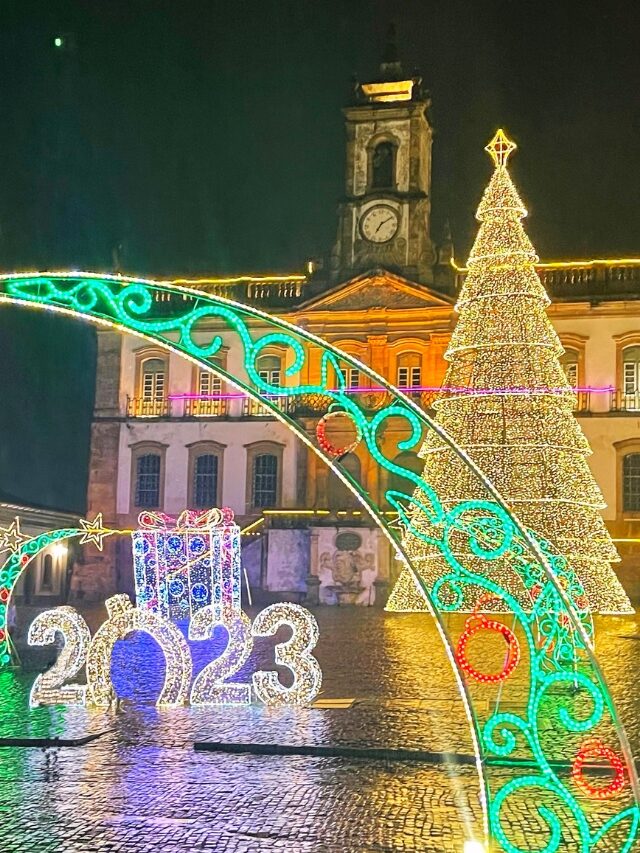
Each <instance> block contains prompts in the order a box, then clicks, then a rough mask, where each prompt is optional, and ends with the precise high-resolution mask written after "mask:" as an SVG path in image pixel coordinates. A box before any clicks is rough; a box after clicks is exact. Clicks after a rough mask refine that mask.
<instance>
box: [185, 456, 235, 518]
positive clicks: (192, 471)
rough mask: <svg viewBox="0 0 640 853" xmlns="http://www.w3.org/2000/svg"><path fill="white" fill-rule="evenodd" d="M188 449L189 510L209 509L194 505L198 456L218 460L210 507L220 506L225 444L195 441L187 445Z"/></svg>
mask: <svg viewBox="0 0 640 853" xmlns="http://www.w3.org/2000/svg"><path fill="white" fill-rule="evenodd" d="M187 447H188V448H189V466H188V475H189V480H188V483H187V506H188V507H189V509H209V507H201V506H196V503H195V491H196V485H195V475H196V460H197V459H198V458H199V457H200V456H215V457H216V459H217V460H218V469H217V474H216V494H215V496H214V502H213V504H212V506H218V507H219V506H222V484H223V476H224V451H225V449H226V445H225V444H219V443H218V442H217V441H196V442H194V443H193V444H188V445H187Z"/></svg>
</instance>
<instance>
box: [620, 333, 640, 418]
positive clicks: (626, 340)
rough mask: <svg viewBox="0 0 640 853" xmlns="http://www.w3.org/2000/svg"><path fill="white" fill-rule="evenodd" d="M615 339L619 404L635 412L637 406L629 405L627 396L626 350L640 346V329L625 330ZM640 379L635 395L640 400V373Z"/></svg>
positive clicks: (639, 378)
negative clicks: (633, 330)
mask: <svg viewBox="0 0 640 853" xmlns="http://www.w3.org/2000/svg"><path fill="white" fill-rule="evenodd" d="M613 339H614V341H615V342H616V382H615V385H616V390H617V397H618V401H617V403H618V405H619V404H622V406H621V407H622V409H624V410H626V411H631V412H634V411H636V406H635V405H633V406H627V405H626V401H625V397H626V396H627V395H626V394H625V376H624V364H625V361H624V351H625V350H626V349H629V347H637V346H640V331H637V332H625V333H624V334H622V335H614V337H613ZM637 381H638V386H637V388H638V390H637V391H636V393H635V394H634V395H629V396H634V397H635V398H638V400H639V402H640V375H638V376H637Z"/></svg>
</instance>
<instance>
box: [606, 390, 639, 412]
mask: <svg viewBox="0 0 640 853" xmlns="http://www.w3.org/2000/svg"><path fill="white" fill-rule="evenodd" d="M610 408H611V411H612V412H638V413H640V390H639V391H632V392H627V391H620V390H619V389H617V390H615V391H612V392H611V404H610Z"/></svg>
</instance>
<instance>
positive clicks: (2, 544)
mask: <svg viewBox="0 0 640 853" xmlns="http://www.w3.org/2000/svg"><path fill="white" fill-rule="evenodd" d="M28 539H31V536H27V535H26V533H23V532H22V531H21V530H20V519H19V518H18V516H17V515H16V517H15V520H14V521H12V522H11V524H10V525H9V526H8V527H0V551H17V550H18V549H19V548H20V546H21V545H22V543H23V542H26V541H27V540H28Z"/></svg>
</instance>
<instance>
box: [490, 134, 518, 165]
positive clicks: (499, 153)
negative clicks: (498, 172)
mask: <svg viewBox="0 0 640 853" xmlns="http://www.w3.org/2000/svg"><path fill="white" fill-rule="evenodd" d="M517 147H518V146H517V145H516V144H515V142H512V141H511V140H510V139H509V137H508V136H507V135H506V133H505V132H504V130H502V128H500V129H499V130H496V132H495V136H494V137H493V139H492V140H491V142H490V143H489V144H488V145H485V148H484V150H485V151H488V152H489V154H490V156H491V159H492V160H493V162H494V164H495V165H496V166H506V165H507V160H508V159H509V155H510V154H511V152H512V151H515V149H516V148H517Z"/></svg>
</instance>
